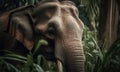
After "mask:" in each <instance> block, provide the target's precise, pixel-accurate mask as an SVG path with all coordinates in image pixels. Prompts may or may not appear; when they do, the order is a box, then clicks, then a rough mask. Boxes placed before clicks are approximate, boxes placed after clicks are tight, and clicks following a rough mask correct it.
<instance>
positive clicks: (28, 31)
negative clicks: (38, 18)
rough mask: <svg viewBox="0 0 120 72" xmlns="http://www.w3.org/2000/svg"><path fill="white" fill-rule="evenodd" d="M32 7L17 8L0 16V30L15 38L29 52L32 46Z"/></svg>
mask: <svg viewBox="0 0 120 72" xmlns="http://www.w3.org/2000/svg"><path fill="white" fill-rule="evenodd" d="M33 7H34V6H32V5H30V6H25V7H21V8H17V9H14V10H11V11H9V12H6V13H4V14H2V15H1V16H0V26H1V28H0V30H1V31H6V32H7V33H9V34H10V35H11V36H13V37H15V38H16V39H17V40H18V41H19V42H21V43H22V44H23V45H24V46H25V47H26V48H27V49H28V50H31V48H32V47H33V45H34V41H33V37H34V36H33V35H34V34H33V22H32V18H31V13H32V11H33Z"/></svg>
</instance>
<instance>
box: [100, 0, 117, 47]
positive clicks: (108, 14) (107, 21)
mask: <svg viewBox="0 0 120 72" xmlns="http://www.w3.org/2000/svg"><path fill="white" fill-rule="evenodd" d="M117 25H118V4H117V0H101V7H100V24H99V28H98V31H99V34H98V39H99V45H100V47H101V48H103V47H104V48H109V47H110V46H111V44H112V43H113V42H114V41H115V40H116V39H117V29H118V27H117Z"/></svg>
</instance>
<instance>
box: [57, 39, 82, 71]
mask: <svg viewBox="0 0 120 72" xmlns="http://www.w3.org/2000/svg"><path fill="white" fill-rule="evenodd" d="M58 46H59V47H60V45H58ZM56 56H57V58H58V59H59V60H61V62H62V63H63V65H64V66H65V69H66V72H84V53H83V48H82V43H81V40H80V39H77V38H72V39H68V38H66V39H64V40H63V42H62V47H61V48H57V49H56Z"/></svg>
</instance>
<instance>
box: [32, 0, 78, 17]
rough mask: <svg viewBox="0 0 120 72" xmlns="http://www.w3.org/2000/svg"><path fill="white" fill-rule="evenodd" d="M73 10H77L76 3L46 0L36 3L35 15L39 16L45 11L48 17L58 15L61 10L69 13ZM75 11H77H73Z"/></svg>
mask: <svg viewBox="0 0 120 72" xmlns="http://www.w3.org/2000/svg"><path fill="white" fill-rule="evenodd" d="M72 10H76V11H77V8H76V7H75V6H74V4H71V2H70V3H69V1H68V2H67V1H65V2H45V3H40V4H38V5H36V7H35V10H34V13H33V16H39V15H41V14H42V12H44V14H42V15H41V16H43V15H46V16H48V17H51V16H55V15H58V14H59V13H60V12H63V11H64V13H69V12H70V11H71V12H72ZM73 12H75V11H73ZM61 14H62V13H61Z"/></svg>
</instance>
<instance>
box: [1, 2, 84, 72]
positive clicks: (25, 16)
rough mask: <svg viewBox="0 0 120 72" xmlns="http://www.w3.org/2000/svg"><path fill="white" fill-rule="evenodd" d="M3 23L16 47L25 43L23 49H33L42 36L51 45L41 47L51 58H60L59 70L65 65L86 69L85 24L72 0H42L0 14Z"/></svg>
mask: <svg viewBox="0 0 120 72" xmlns="http://www.w3.org/2000/svg"><path fill="white" fill-rule="evenodd" d="M0 25H1V29H0V30H1V31H4V32H5V33H7V34H8V35H11V36H9V37H10V38H12V40H13V41H14V40H15V42H14V44H13V46H12V47H13V48H14V45H15V46H16V47H19V46H21V45H22V46H21V47H23V48H24V49H27V50H34V48H35V45H36V44H37V43H38V41H39V39H44V40H46V41H47V42H48V45H46V46H42V47H41V48H40V50H39V51H40V53H41V54H43V55H44V56H45V58H46V59H47V60H48V61H55V62H57V64H58V68H59V72H63V68H62V67H63V66H64V67H65V71H66V72H84V52H83V48H82V32H83V28H84V24H83V22H82V21H81V20H80V19H79V11H78V9H77V8H76V6H75V4H74V3H73V2H71V1H66V0H65V1H64V0H63V1H60V0H42V1H41V2H40V3H38V4H37V5H30V6H27V7H22V8H18V9H15V10H12V11H10V12H8V13H7V14H3V15H1V16H0ZM0 40H1V38H0ZM16 42H17V43H18V42H19V44H21V45H19V46H17V45H18V44H16ZM14 49H15V48H14ZM15 50H16V49H15ZM22 52H23V51H22ZM23 53H25V52H23Z"/></svg>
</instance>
